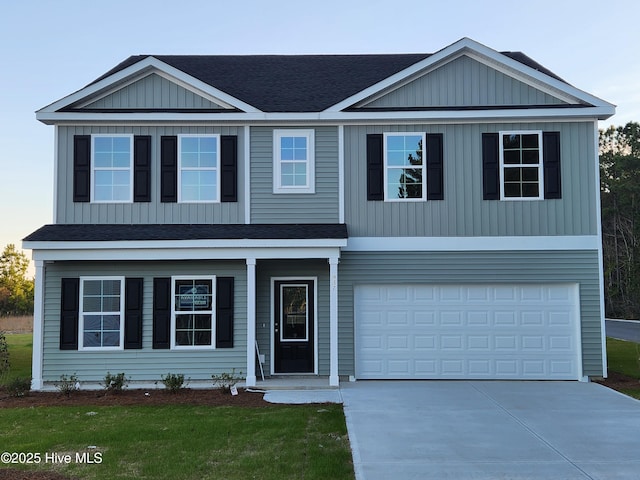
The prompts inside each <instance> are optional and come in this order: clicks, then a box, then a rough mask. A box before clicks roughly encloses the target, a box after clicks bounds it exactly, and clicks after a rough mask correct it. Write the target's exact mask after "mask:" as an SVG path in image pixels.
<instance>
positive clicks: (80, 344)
mask: <svg viewBox="0 0 640 480" xmlns="http://www.w3.org/2000/svg"><path fill="white" fill-rule="evenodd" d="M87 280H89V281H91V280H119V281H120V312H119V313H120V345H119V346H117V347H85V346H84V315H85V312H84V310H83V308H84V302H83V299H84V282H85V281H87ZM124 295H125V278H124V277H80V292H79V299H80V300H79V306H78V350H84V351H92V352H105V351H108V350H124V301H125V298H124ZM86 313H87V314H94V313H96V312H86ZM102 313H104V312H102ZM113 313H116V312H113Z"/></svg>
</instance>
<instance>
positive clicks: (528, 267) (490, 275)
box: [338, 250, 603, 376]
mask: <svg viewBox="0 0 640 480" xmlns="http://www.w3.org/2000/svg"><path fill="white" fill-rule="evenodd" d="M598 271H599V265H598V252H597V251H583V250H581V251H528V252H510V251H506V252H505V251H500V252H343V254H342V256H341V259H340V275H339V279H338V285H339V299H338V301H339V312H338V315H339V329H338V342H339V363H340V365H339V372H340V374H341V375H345V374H349V375H353V374H354V372H355V358H354V354H355V350H354V349H355V338H354V336H355V324H354V287H355V286H356V285H372V284H381V285H382V284H384V285H394V284H396V285H397V284H405V285H412V284H413V285H415V284H433V285H436V284H437V285H441V284H482V283H484V284H500V283H505V284H526V283H536V284H544V283H547V284H548V283H577V284H578V285H579V291H580V321H581V336H582V344H581V345H582V367H583V375H585V376H602V341H601V338H602V337H601V335H602V334H603V332H601V320H600V289H599V285H598Z"/></svg>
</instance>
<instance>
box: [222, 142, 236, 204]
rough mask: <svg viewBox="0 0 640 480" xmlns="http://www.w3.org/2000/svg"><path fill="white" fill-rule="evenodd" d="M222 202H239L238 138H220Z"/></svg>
mask: <svg viewBox="0 0 640 480" xmlns="http://www.w3.org/2000/svg"><path fill="white" fill-rule="evenodd" d="M220 184H221V185H220V188H221V191H220V201H221V202H237V201H238V137H236V136H235V135H222V136H221V137H220Z"/></svg>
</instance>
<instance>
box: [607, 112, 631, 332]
mask: <svg viewBox="0 0 640 480" xmlns="http://www.w3.org/2000/svg"><path fill="white" fill-rule="evenodd" d="M600 199H601V204H602V251H603V256H604V259H603V260H604V262H603V263H604V290H605V310H606V315H607V317H610V318H636V319H637V318H640V124H638V123H636V122H629V123H627V124H626V125H624V126H621V127H614V126H612V127H609V128H608V129H606V130H601V131H600Z"/></svg>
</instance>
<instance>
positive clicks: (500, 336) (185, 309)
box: [23, 38, 614, 389]
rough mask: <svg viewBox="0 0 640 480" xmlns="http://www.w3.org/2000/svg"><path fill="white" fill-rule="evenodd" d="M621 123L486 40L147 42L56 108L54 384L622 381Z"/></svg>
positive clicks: (609, 110) (37, 359)
mask: <svg viewBox="0 0 640 480" xmlns="http://www.w3.org/2000/svg"><path fill="white" fill-rule="evenodd" d="M613 113H614V106H613V105H611V104H609V103H607V102H605V101H603V100H601V99H599V98H596V97H594V96H592V95H590V94H588V93H585V92H583V91H581V90H579V89H577V88H575V87H573V86H572V85H570V84H568V83H567V82H565V81H563V80H562V79H561V78H559V77H558V76H556V75H555V74H553V73H552V72H550V71H549V70H547V69H545V68H544V67H542V66H541V65H540V64H538V63H537V62H535V61H534V60H532V59H531V58H529V57H527V56H526V55H524V54H522V53H520V52H497V51H495V50H492V49H490V48H488V47H486V46H484V45H481V44H479V43H477V42H475V41H473V40H470V39H466V38H465V39H461V40H460V41H458V42H456V43H454V44H452V45H450V46H448V47H446V48H444V49H442V50H440V51H438V52H436V53H434V54H398V55H396V54H393V55H292V56H277V55H260V56H251V55H249V56H165V55H158V56H152V55H141V56H133V57H130V58H128V59H126V60H125V61H124V62H122V63H121V64H119V65H117V66H116V67H114V68H113V69H112V70H110V71H108V72H107V73H106V74H104V75H103V76H102V77H100V78H98V79H97V80H95V81H94V82H92V83H91V84H89V85H87V86H86V87H84V88H82V89H80V90H78V91H77V92H75V93H73V94H71V95H69V96H67V97H65V98H63V99H61V100H58V101H57V102H55V103H53V104H51V105H49V106H47V107H44V108H43V109H41V110H39V111H38V112H37V115H36V116H37V119H38V120H40V121H41V122H43V123H45V124H48V125H54V126H55V147H54V162H55V170H54V171H55V192H54V223H53V224H52V225H45V226H43V227H42V228H41V229H39V230H37V231H36V232H34V233H32V234H31V235H29V236H28V237H27V238H26V239H25V240H24V244H23V245H24V248H27V249H32V250H33V258H34V260H35V265H36V288H35V318H34V343H33V345H34V353H33V386H34V388H35V389H42V388H47V387H50V386H51V385H52V384H53V382H55V381H57V380H59V378H60V376H61V375H63V374H66V375H69V374H72V373H76V374H77V376H78V377H79V379H80V380H81V382H83V385H85V386H90V385H92V384H97V383H98V382H100V381H101V380H103V379H104V376H105V374H106V372H107V371H109V372H112V373H114V372H125V373H126V374H127V376H130V377H131V380H132V383H134V384H144V383H145V382H150V383H152V382H154V381H157V380H159V379H160V377H161V376H162V375H166V374H167V373H169V372H171V373H182V374H184V375H185V377H190V378H191V382H192V383H197V382H200V381H202V382H204V383H207V384H210V383H211V375H212V374H219V373H222V372H231V371H232V369H235V371H236V372H238V371H242V372H243V374H244V375H246V384H247V385H249V386H252V385H256V381H257V379H256V371H258V370H257V369H258V368H259V367H260V366H262V367H263V368H264V371H265V373H266V375H272V376H274V375H288V374H296V375H318V376H323V377H325V378H327V381H328V384H330V385H332V386H336V385H338V383H339V381H340V379H342V380H344V379H374V378H375V379H573V380H586V379H588V377H590V376H602V375H606V365H605V343H604V339H605V337H604V324H603V321H604V320H603V280H602V270H601V266H602V250H601V241H600V239H601V235H600V211H599V210H600V209H599V185H598V182H599V178H598V175H599V174H598V123H597V122H598V120H602V119H606V118H608V117H610V116H611V115H613ZM256 346H257V347H258V349H259V351H260V353H261V354H262V355H264V358H263V360H264V362H263V364H262V365H260V364H259V363H258V361H259V360H260V359H259V358H258V356H257V355H256V351H257V349H256ZM262 355H261V357H262ZM258 377H259V375H258Z"/></svg>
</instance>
